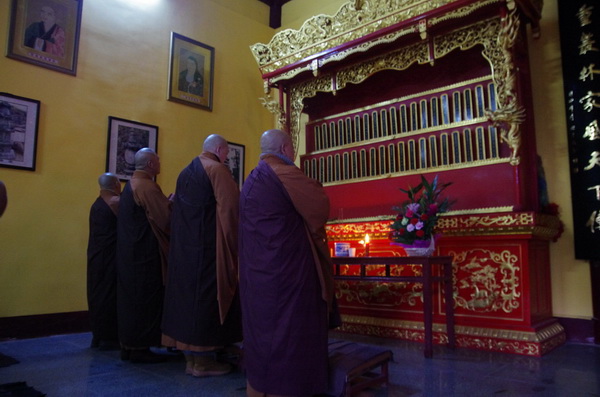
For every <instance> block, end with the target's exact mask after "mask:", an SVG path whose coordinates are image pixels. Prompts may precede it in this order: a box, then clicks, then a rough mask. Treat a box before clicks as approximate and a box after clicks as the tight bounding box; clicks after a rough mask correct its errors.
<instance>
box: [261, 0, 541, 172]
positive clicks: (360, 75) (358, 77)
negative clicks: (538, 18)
mask: <svg viewBox="0 0 600 397" xmlns="http://www.w3.org/2000/svg"><path fill="white" fill-rule="evenodd" d="M451 2H452V1H448V0H437V1H423V0H395V1H394V0H388V1H382V0H380V1H376V0H371V1H369V0H364V1H353V2H349V3H346V4H344V5H343V6H342V8H341V9H340V11H339V12H338V13H337V14H336V15H335V16H334V17H326V16H324V15H319V16H317V17H314V18H311V19H309V20H308V21H307V22H306V23H305V24H304V25H303V27H302V28H301V29H300V30H299V31H290V30H287V31H282V32H280V33H278V34H276V35H275V36H274V37H273V39H272V40H271V42H270V43H269V44H268V45H262V44H260V45H259V44H256V45H254V46H253V47H252V50H253V53H254V55H255V58H256V60H257V62H258V63H259V66H261V70H263V71H268V70H271V69H268V70H267V69H263V66H264V67H266V66H265V65H270V66H269V68H271V67H273V68H274V69H272V70H277V69H278V68H281V67H283V66H285V65H287V64H291V63H294V62H297V61H299V60H301V59H304V58H305V57H307V56H309V55H311V54H314V53H315V51H317V52H318V51H322V50H324V49H325V48H330V46H334V45H340V44H342V43H344V42H346V41H348V40H352V39H355V38H356V37H351V36H349V35H357V37H362V36H364V35H366V34H369V33H372V32H373V31H371V30H373V29H374V30H379V29H382V28H384V27H386V26H389V24H391V23H392V21H394V22H395V23H397V22H398V19H400V20H405V19H409V18H411V17H414V16H415V15H421V14H422V13H424V12H427V11H431V10H432V9H435V8H437V7H440V6H442V5H444V4H448V3H451ZM503 2H505V1H499V0H483V1H478V2H474V3H472V4H468V5H466V6H464V7H462V8H458V9H456V10H453V11H451V12H448V13H446V14H443V15H440V16H437V17H434V18H431V19H430V20H428V21H427V26H431V25H433V24H437V23H440V22H441V21H444V20H448V19H452V18H460V17H464V16H466V15H469V14H470V13H472V12H473V11H474V10H476V9H478V8H480V7H483V6H485V5H488V4H492V3H503ZM506 3H507V5H508V8H509V9H512V11H511V12H510V13H509V14H508V15H507V16H506V17H505V18H499V17H496V18H492V19H490V20H484V21H481V22H478V23H476V24H473V25H470V26H466V27H464V28H461V29H458V30H456V31H453V32H449V33H447V34H444V35H440V36H436V37H434V38H433V39H432V40H422V41H420V42H417V43H415V44H412V45H408V46H405V47H403V48H400V49H399V50H397V51H393V52H391V53H387V54H384V55H381V56H377V57H373V58H370V59H366V60H365V61H363V62H361V63H359V64H357V65H351V66H348V67H345V68H341V69H339V70H337V71H336V72H335V74H317V73H316V72H317V70H318V67H319V65H322V64H324V63H326V62H329V61H334V60H339V59H343V58H345V57H347V56H348V55H350V54H352V53H355V52H366V51H368V50H369V49H370V48H372V47H373V46H375V45H377V44H381V43H384V42H385V43H387V42H392V41H394V40H396V39H397V38H398V37H400V36H402V35H405V34H409V33H411V32H417V33H418V32H421V34H422V35H423V33H424V32H423V27H422V24H421V25H420V26H421V27H420V28H419V25H418V24H417V25H414V27H407V28H405V29H400V30H397V31H395V32H393V33H390V34H388V35H385V36H381V37H379V38H377V39H374V40H373V41H369V42H365V43H362V44H359V45H357V46H355V47H352V48H349V49H347V50H343V51H338V52H337V53H336V54H335V55H334V56H332V57H330V58H329V59H323V60H319V61H316V60H315V61H313V62H312V63H310V64H308V65H305V66H304V67H298V68H296V69H292V70H289V71H287V72H285V73H283V74H281V75H279V76H276V77H273V78H271V80H270V81H271V82H273V81H276V80H277V81H279V80H285V79H289V78H291V77H293V76H295V75H296V74H299V73H301V72H302V71H305V70H313V71H314V72H315V77H314V78H313V79H311V80H309V81H306V82H302V83H299V84H295V85H292V86H290V87H289V91H288V100H289V102H290V113H289V114H287V115H286V114H285V113H284V111H283V109H282V106H281V104H280V105H279V106H277V104H276V101H275V100H274V99H272V98H271V96H270V94H269V92H270V89H269V84H268V82H267V81H266V82H265V92H266V93H267V96H266V97H265V98H264V99H261V100H262V101H263V104H264V105H265V107H267V108H268V109H269V110H270V111H271V112H272V113H273V114H275V115H276V116H277V119H278V124H279V127H283V126H285V125H286V123H287V122H289V132H290V135H291V136H292V140H293V143H294V149H295V150H296V152H297V149H298V136H299V133H300V130H301V128H302V125H301V114H302V111H303V109H304V103H303V102H304V99H306V98H310V97H313V96H315V95H316V94H317V93H318V92H331V93H333V94H335V92H336V91H338V90H340V89H343V88H344V87H345V86H346V85H347V84H348V83H352V84H359V83H361V82H363V81H365V80H366V79H367V78H368V77H369V76H371V75H373V74H374V73H377V72H379V71H382V70H405V69H407V68H409V67H410V66H411V65H413V64H415V63H418V64H426V63H433V62H434V61H435V59H439V58H441V57H443V56H445V55H447V54H448V53H450V52H452V51H454V50H456V49H461V50H467V49H470V48H472V47H474V46H476V45H483V51H482V55H483V56H484V57H485V58H486V59H487V60H488V62H489V63H490V69H491V70H492V79H493V81H494V84H495V87H496V91H497V109H496V110H495V111H493V112H492V111H488V112H487V114H486V115H487V117H488V119H489V120H490V121H491V122H492V123H493V124H494V125H495V126H496V127H498V128H499V130H500V134H501V135H500V136H501V139H502V141H504V142H505V143H506V144H507V145H508V146H509V147H510V148H511V157H510V162H511V164H513V165H518V164H519V161H520V158H519V149H520V146H521V131H520V125H521V123H522V122H523V121H524V119H525V112H524V109H523V108H522V107H521V106H520V105H519V101H518V97H517V94H516V76H515V72H514V69H515V68H514V64H513V58H512V49H513V46H514V43H515V40H516V35H517V33H518V31H519V23H520V22H519V19H518V17H517V15H516V7H515V3H514V1H506ZM540 6H541V4H540ZM356 7H359V9H357V8H356ZM388 17H389V18H390V20H389V21H388V19H387V18H388ZM394 18H396V19H394ZM373 21H377V23H376V24H373V23H372V22H373ZM352 29H354V30H352ZM370 29H371V30H370ZM344 32H346V33H344ZM425 34H426V29H425ZM317 39H320V41H319V40H317ZM292 58H293V59H292ZM283 59H285V62H284V61H283ZM288 61H289V62H288Z"/></svg>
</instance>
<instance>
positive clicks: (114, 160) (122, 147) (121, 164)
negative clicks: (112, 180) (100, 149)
mask: <svg viewBox="0 0 600 397" xmlns="http://www.w3.org/2000/svg"><path fill="white" fill-rule="evenodd" d="M157 146H158V127H157V126H155V125H151V124H145V123H140V122H137V121H131V120H125V119H121V118H118V117H113V116H109V117H108V143H107V152H106V172H112V173H113V174H115V175H116V176H117V177H118V178H119V179H120V180H122V181H128V180H130V179H131V176H132V175H133V171H135V161H134V158H135V154H136V153H137V151H138V150H140V149H142V148H144V147H148V148H150V149H152V150H154V151H155V152H156V151H157Z"/></svg>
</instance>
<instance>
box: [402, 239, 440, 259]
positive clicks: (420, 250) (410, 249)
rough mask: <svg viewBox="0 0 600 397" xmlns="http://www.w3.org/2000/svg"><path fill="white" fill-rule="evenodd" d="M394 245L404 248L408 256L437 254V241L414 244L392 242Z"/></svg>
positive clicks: (418, 241)
mask: <svg viewBox="0 0 600 397" xmlns="http://www.w3.org/2000/svg"><path fill="white" fill-rule="evenodd" d="M391 244H392V245H399V246H400V247H402V248H404V251H406V255H408V256H431V255H433V253H434V252H435V239H434V238H430V239H429V240H415V241H413V243H412V244H403V243H396V242H392V243H391Z"/></svg>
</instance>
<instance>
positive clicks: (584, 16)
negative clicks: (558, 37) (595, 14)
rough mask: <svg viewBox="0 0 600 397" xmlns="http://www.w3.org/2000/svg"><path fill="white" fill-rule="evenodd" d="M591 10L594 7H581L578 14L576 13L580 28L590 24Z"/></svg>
mask: <svg viewBox="0 0 600 397" xmlns="http://www.w3.org/2000/svg"><path fill="white" fill-rule="evenodd" d="M593 9H594V7H591V6H588V5H587V4H584V5H582V6H581V8H580V9H579V12H578V13H577V18H579V23H580V24H581V26H586V25H589V24H591V23H592V10H593Z"/></svg>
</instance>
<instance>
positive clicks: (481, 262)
mask: <svg viewBox="0 0 600 397" xmlns="http://www.w3.org/2000/svg"><path fill="white" fill-rule="evenodd" d="M449 254H450V255H452V256H454V263H455V266H454V269H453V271H454V273H455V275H456V273H458V272H459V271H460V272H461V273H465V276H461V277H458V276H457V277H456V279H457V288H458V290H459V294H458V295H457V296H456V297H455V303H456V306H457V307H461V308H463V309H466V310H469V311H474V312H478V313H486V312H496V311H500V310H501V311H503V312H505V313H511V312H512V311H513V310H515V309H517V308H519V306H520V303H519V299H518V298H520V297H521V293H520V292H519V287H520V279H519V272H520V270H521V268H520V267H519V266H518V265H517V262H518V257H517V255H515V254H513V253H511V252H510V251H508V250H503V251H501V252H494V251H491V250H487V249H472V250H466V251H462V252H455V251H450V252H449ZM460 290H465V291H466V292H467V293H468V294H469V297H470V299H466V298H464V297H463V296H461V295H460Z"/></svg>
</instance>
